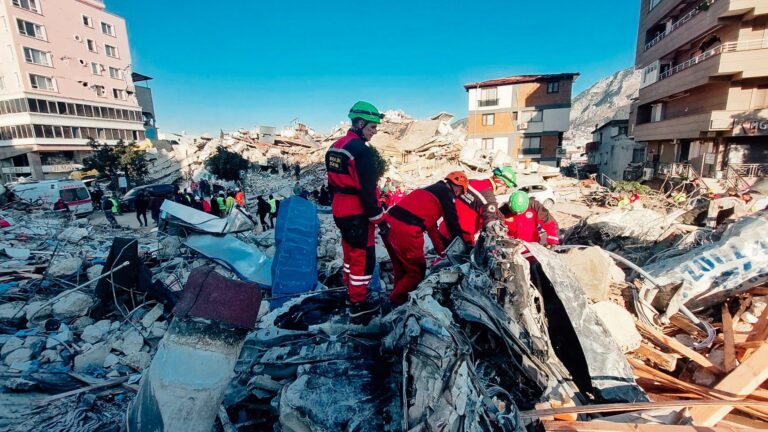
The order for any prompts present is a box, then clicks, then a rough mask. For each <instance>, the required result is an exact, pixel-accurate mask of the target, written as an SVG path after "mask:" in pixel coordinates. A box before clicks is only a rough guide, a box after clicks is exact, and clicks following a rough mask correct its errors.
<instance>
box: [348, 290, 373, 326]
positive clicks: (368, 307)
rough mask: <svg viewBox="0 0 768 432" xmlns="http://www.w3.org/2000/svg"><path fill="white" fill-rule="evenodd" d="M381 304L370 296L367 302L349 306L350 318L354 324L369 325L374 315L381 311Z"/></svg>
mask: <svg viewBox="0 0 768 432" xmlns="http://www.w3.org/2000/svg"><path fill="white" fill-rule="evenodd" d="M379 308H380V302H379V300H378V299H374V298H371V297H370V296H369V297H367V298H366V299H365V301H362V302H359V303H351V304H350V305H349V318H350V320H349V321H350V322H351V323H353V324H361V325H368V323H369V322H370V321H371V319H373V316H374V314H375V313H376V312H377V311H378V310H379Z"/></svg>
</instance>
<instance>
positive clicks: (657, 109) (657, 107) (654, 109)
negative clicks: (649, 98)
mask: <svg viewBox="0 0 768 432" xmlns="http://www.w3.org/2000/svg"><path fill="white" fill-rule="evenodd" d="M663 118H664V104H663V103H657V104H651V122H660V121H661V120H662V119H663Z"/></svg>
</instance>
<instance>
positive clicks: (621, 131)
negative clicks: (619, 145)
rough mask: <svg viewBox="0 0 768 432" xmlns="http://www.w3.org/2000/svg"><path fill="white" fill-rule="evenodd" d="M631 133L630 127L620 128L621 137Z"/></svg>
mask: <svg viewBox="0 0 768 432" xmlns="http://www.w3.org/2000/svg"><path fill="white" fill-rule="evenodd" d="M627 132H629V126H619V135H626V134H627Z"/></svg>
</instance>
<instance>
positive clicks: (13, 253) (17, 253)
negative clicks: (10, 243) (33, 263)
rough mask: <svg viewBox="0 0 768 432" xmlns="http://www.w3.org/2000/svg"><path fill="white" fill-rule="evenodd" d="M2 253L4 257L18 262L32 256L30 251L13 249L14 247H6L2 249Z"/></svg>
mask: <svg viewBox="0 0 768 432" xmlns="http://www.w3.org/2000/svg"><path fill="white" fill-rule="evenodd" d="M3 252H5V254H6V255H8V256H9V257H11V258H13V259H18V260H25V259H27V258H29V256H30V255H31V254H32V251H30V250H29V249H26V248H14V247H7V248H4V249H3Z"/></svg>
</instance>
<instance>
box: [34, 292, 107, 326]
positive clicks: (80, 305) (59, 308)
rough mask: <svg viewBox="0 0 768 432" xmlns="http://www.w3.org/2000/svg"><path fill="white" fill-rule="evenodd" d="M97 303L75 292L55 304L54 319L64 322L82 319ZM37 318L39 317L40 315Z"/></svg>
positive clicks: (87, 296)
mask: <svg viewBox="0 0 768 432" xmlns="http://www.w3.org/2000/svg"><path fill="white" fill-rule="evenodd" d="M95 303H96V301H95V300H94V299H93V297H91V296H89V295H87V294H84V293H81V292H73V293H72V294H69V295H66V296H63V297H61V298H59V299H58V300H56V302H54V303H53V311H52V314H53V317H54V318H57V319H62V320H64V319H70V318H77V317H81V316H83V315H86V314H87V313H88V310H89V309H90V308H91V307H92V306H93V305H94V304H95ZM36 316H39V313H38V314H37V315H36Z"/></svg>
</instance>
